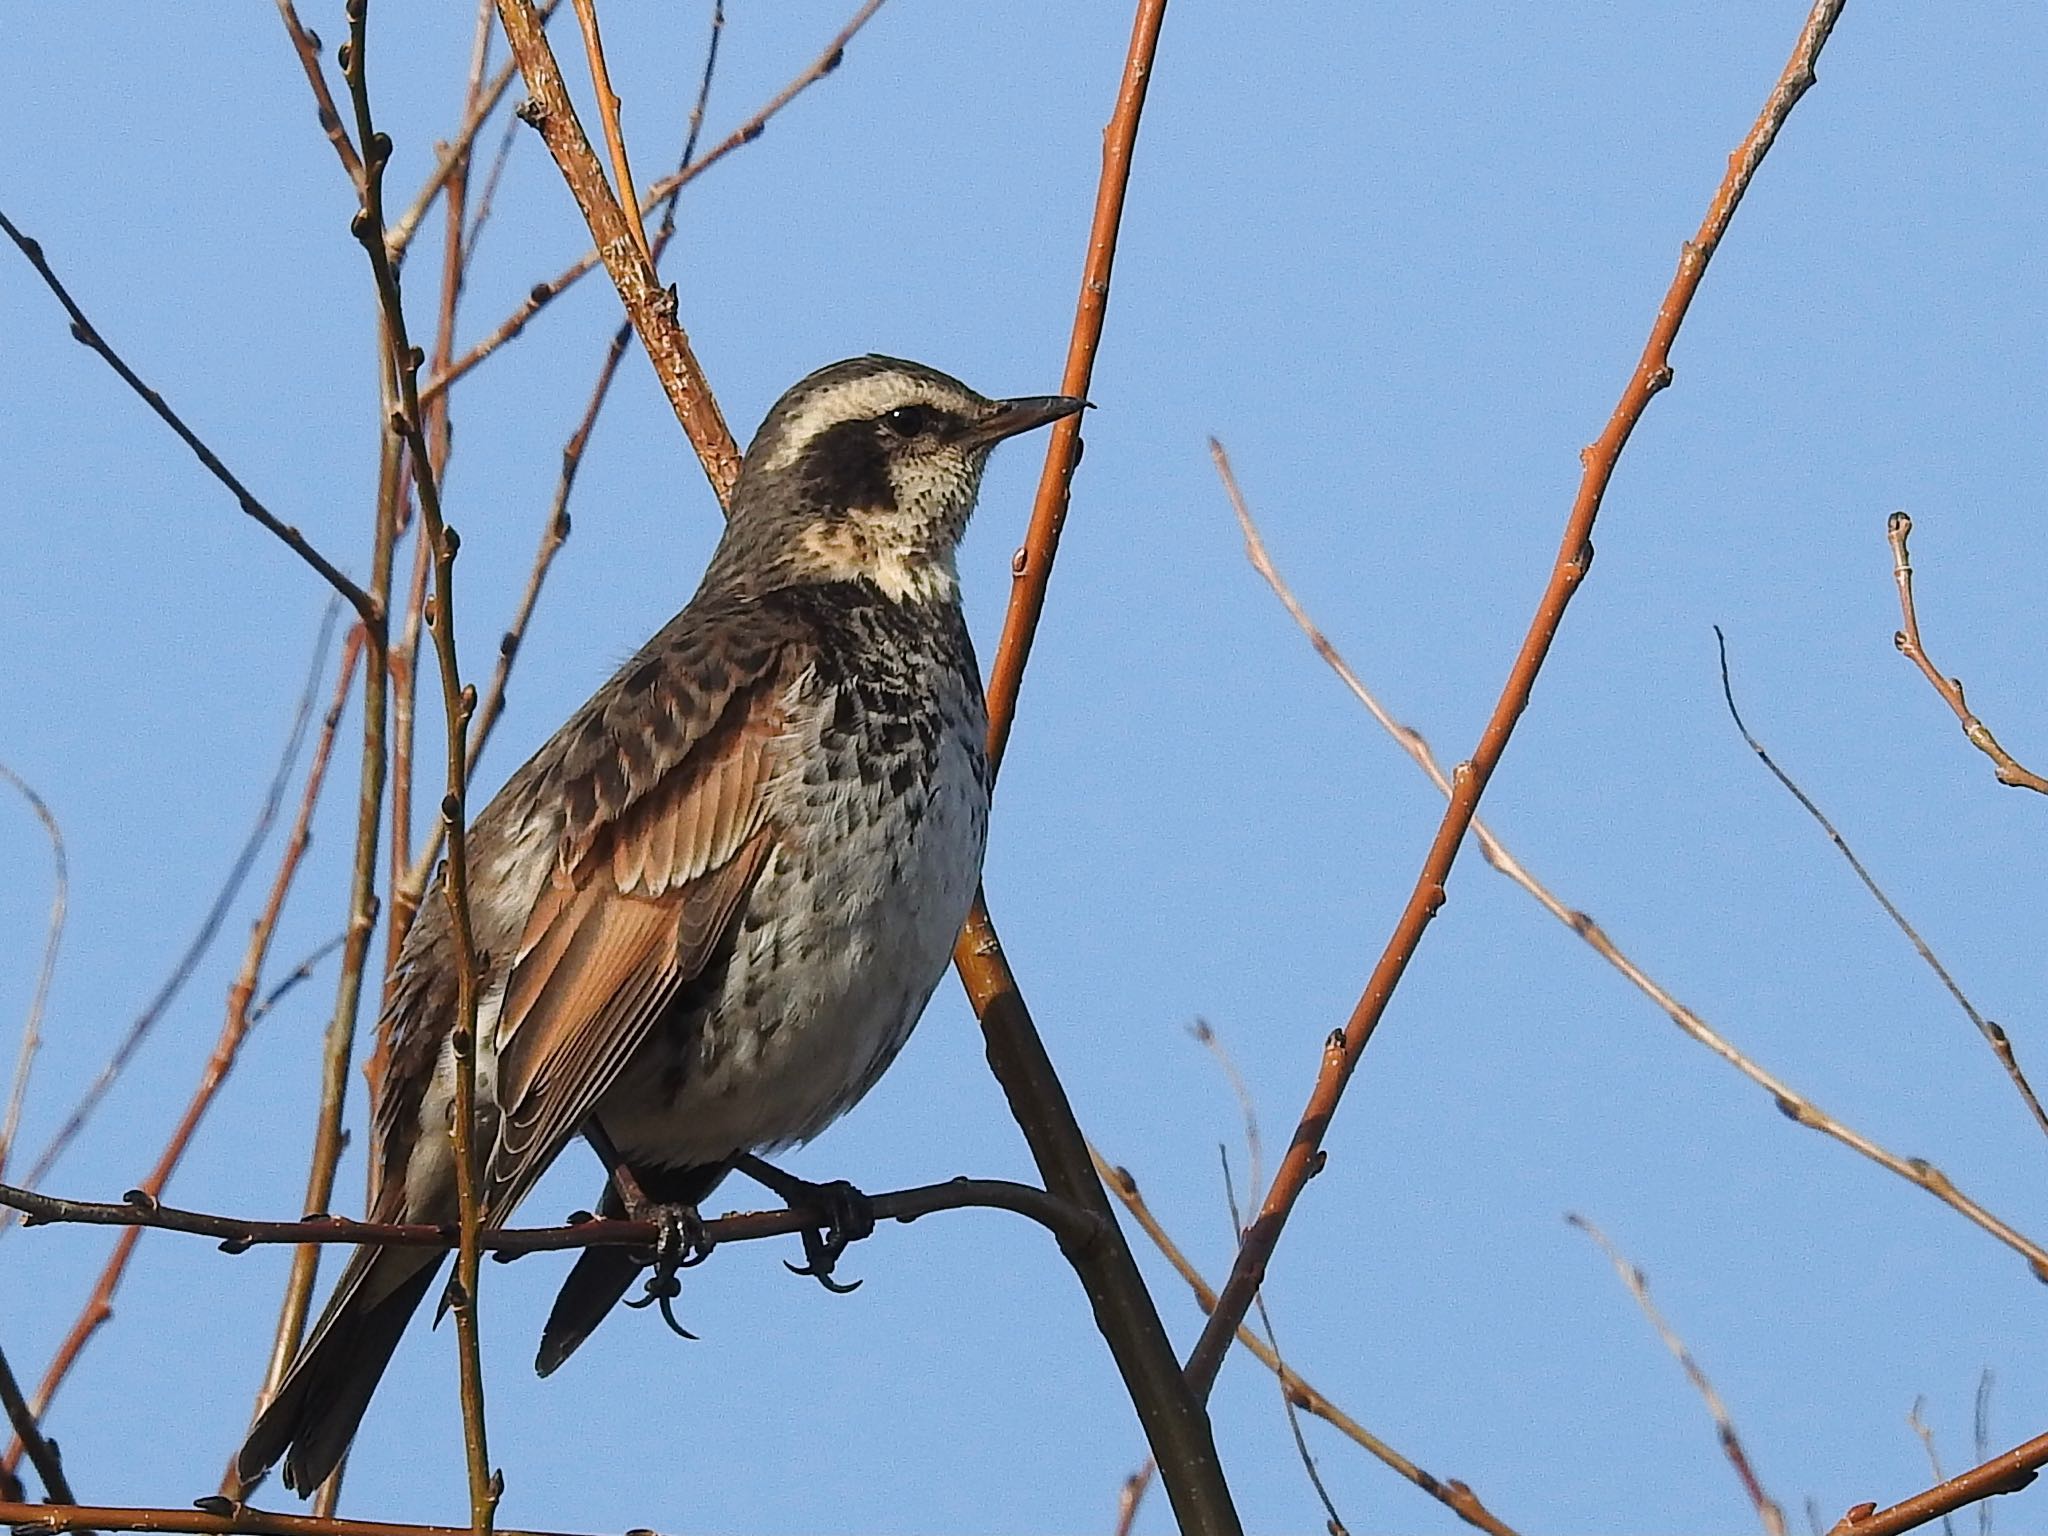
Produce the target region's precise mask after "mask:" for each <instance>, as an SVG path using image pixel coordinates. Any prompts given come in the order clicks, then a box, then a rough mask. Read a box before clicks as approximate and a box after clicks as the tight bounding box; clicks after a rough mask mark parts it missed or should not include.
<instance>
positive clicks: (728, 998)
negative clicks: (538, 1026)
mask: <svg viewBox="0 0 2048 1536" xmlns="http://www.w3.org/2000/svg"><path fill="white" fill-rule="evenodd" d="M875 788H876V786H875V785H874V784H872V783H864V782H862V778H861V776H860V775H859V774H857V773H855V774H833V773H827V774H824V775H818V774H812V775H807V776H806V778H805V780H804V781H803V782H802V783H791V784H789V785H785V786H783V793H784V794H786V795H788V796H789V797H790V798H791V799H792V801H795V802H800V803H796V804H792V805H791V806H790V807H789V808H788V814H786V815H783V816H778V817H777V818H776V819H777V821H778V822H779V824H780V825H781V826H783V827H784V828H791V827H798V828H802V829H804V832H803V834H801V835H786V836H785V839H784V841H783V842H782V843H780V844H779V845H778V846H777V847H776V849H775V850H774V852H773V853H771V854H770V856H769V858H768V860H767V862H766V864H765V865H764V866H763V869H762V872H761V875H760V877H759V879H758V880H757V881H756V883H755V885H754V888H753V890H752V891H751V892H750V894H749V896H748V899H747V902H746V906H745V910H744V911H743V913H742V914H741V916H740V919H739V923H738V928H737V934H736V938H735V943H734V948H733V953H732V957H731V959H730V961H729V962H728V963H727V965H726V966H725V968H724V971H723V975H722V977H721V978H720V979H719V981H718V982H717V984H716V987H715V990H714V992H713V993H712V994H711V996H709V997H708V998H702V999H699V1000H698V1001H697V1003H696V1004H695V1006H693V1007H691V1008H690V1009H689V1010H688V1012H687V1013H686V1014H685V1015H684V1016H682V1017H679V1018H677V1019H676V1020H675V1021H673V1027H671V1028H667V1029H664V1030H663V1031H661V1032H660V1034H659V1036H658V1037H657V1038H656V1039H654V1040H652V1041H650V1042H649V1045H648V1047H647V1051H648V1053H649V1056H650V1057H651V1058H653V1059H646V1058H643V1062H644V1065H645V1067H646V1068H647V1070H629V1071H628V1072H626V1073H624V1074H622V1075H621V1079H620V1082H619V1085H618V1087H616V1088H615V1089H614V1090H613V1091H612V1092H611V1093H610V1094H608V1095H607V1096H606V1098H605V1101H604V1103H603V1105H602V1106H601V1107H600V1109H599V1118H600V1119H601V1120H602V1121H603V1123H604V1126H605V1129H606V1131H607V1133H608V1134H609V1135H610V1136H611V1138H612V1139H613V1141H614V1143H615V1144H616V1145H617V1146H618V1147H619V1149H620V1151H621V1152H622V1153H623V1154H624V1155H625V1156H626V1157H627V1158H628V1159H630V1160H633V1161H635V1162H642V1161H644V1162H646V1163H651V1164H655V1165H659V1166H666V1167H675V1166H683V1165H694V1164H699V1163H709V1162H716V1161H720V1160H723V1159H724V1158H726V1157H729V1156H730V1155H732V1154H733V1153H734V1152H736V1151H742V1150H763V1151H765V1150H772V1149H774V1148H776V1147H781V1146H787V1145H790V1144H792V1143H795V1142H800V1141H805V1140H808V1139H809V1138H811V1137H813V1136H815V1135H817V1134H818V1133H819V1132H820V1131H822V1130H824V1129H825V1127H826V1126H827V1125H829V1124H831V1122H832V1121H833V1120H835V1119H837V1118H838V1117H839V1116H840V1115H841V1114H843V1113H844V1112H845V1111H846V1110H848V1109H850V1108H851V1107H852V1106H853V1105H854V1103H855V1102H857V1101H858V1100H859V1099H860V1097H861V1096H862V1095H863V1094H865V1093H866V1092H867V1090H868V1089H869V1088H870V1087H871V1086H873V1084H874V1082H875V1080H876V1079H877V1078H878V1077H880V1076H881V1074H882V1072H883V1071H884V1070H885V1069H886V1068H887V1067H888V1065H889V1063H890V1062H891V1061H892V1060H893V1059H894V1058H895V1056H896V1053H897V1051H898V1050H899V1049H901V1047H902V1045H903V1043H904V1041H905V1040H906V1039H907V1038H908V1037H909V1034H910V1030H911V1027H912V1026H913V1025H914V1024H915V1023H916V1022H917V1018H918V1015H919V1014H921V1013H922V1012H923V1011H924V1007H925V1004H926V1002H927V1001H929V999H930V997H931V994H932V991H933V989H934V988H935V987H936V986H937V985H938V982H939V980H940V978H941V977H942V976H944V974H945V968H946V962H947V959H948V957H949V955H950V954H951V952H952V947H953V940H954V938H955V937H956V936H957V935H958V933H959V931H960V924H961V922H962V921H963V920H964V919H965V917H966V915H967V907H968V903H969V902H970V900H971V899H972V897H973V894H974V889H975V885H976V883H977V881H978V880H979V879H980V876H981V860H982V851H983V848H984V846H985V844H986V841H987V830H988V795H987V791H986V789H985V788H984V787H983V785H982V783H981V780H980V778H979V776H978V775H977V773H976V772H975V764H974V763H973V761H972V759H971V758H970V756H969V754H968V753H967V752H966V751H965V750H964V749H962V748H960V747H959V746H957V745H953V744H950V743H949V744H947V745H943V746H942V747H941V749H940V751H939V752H938V754H937V759H936V761H935V763H934V765H933V769H932V771H931V772H930V773H929V774H927V775H922V776H920V778H919V780H918V782H917V783H916V784H915V785H913V786H912V787H911V789H910V790H909V792H908V793H891V794H888V795H877V794H876V793H875V792H874V791H875Z"/></svg>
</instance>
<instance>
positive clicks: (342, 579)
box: [0, 213, 384, 628]
mask: <svg viewBox="0 0 2048 1536" xmlns="http://www.w3.org/2000/svg"><path fill="white" fill-rule="evenodd" d="M0 230H4V231H5V232H6V234H7V238H8V239H10V240H12V241H13V242H14V244H15V248H16V249H18V250H19V251H20V252H21V254H22V255H23V256H26V257H27V258H28V262H29V265H30V266H32V267H34V268H35V269H36V275H37V276H38V277H40V278H41V279H42V280H43V286H44V287H46V288H48V289H49V290H50V292H51V293H52V294H53V295H55V296H56V300H57V302H58V303H59V304H61V305H63V306H64V312H65V313H66V314H67V315H69V316H70V317H71V335H72V338H73V339H74V340H76V341H77V342H79V343H80V344H81V345H83V346H85V347H87V348H89V349H91V350H92V351H94V352H96V353H98V354H99V356H100V358H101V360H102V361H104V362H105V363H106V365H107V366H108V367H109V368H112V369H113V370H114V372H115V373H117V374H119V375H120V378H121V382H122V383H124V384H126V385H127V386H128V387H129V388H130V389H132V390H134V391H135V393H136V394H137V395H139V396H140V397H141V398H142V403H143V404H144V405H146V406H148V407H149V408H150V409H151V410H152V411H154V412H156V414H157V416H158V418H159V419H160V420H162V422H163V423H164V425H165V426H167V427H169V428H170V429H171V430H172V431H173V432H175V433H177V434H178V440H179V441H180V442H182V443H183V444H184V445H185V446H186V447H187V448H190V449H191V450H192V453H193V456H194V457H196V458H197V459H198V460H199V462H200V463H201V464H203V465H205V466H206V469H207V472H208V473H209V474H211V475H212V476H213V478H214V479H216V480H218V481H219V482H220V483H221V484H222V485H224V486H226V487H227V488H228V490H229V491H231V492H232V493H233V494H234V498H235V503H236V505H237V506H239V507H240V508H241V509H242V510H243V512H245V513H247V514H248V515H249V516H250V517H252V518H254V519H255V520H256V521H257V522H259V523H261V524H262V525H263V526H264V527H265V528H267V529H269V530H270V531H271V532H272V533H274V534H275V535H277V537H278V538H279V539H280V540H281V541H282V542H283V543H284V545H285V547H286V548H287V549H289V550H291V552H292V553H293V554H295V555H297V556H298V557H299V558H300V559H301V560H303V561H305V562H306V564H308V565H310V566H311V567H312V568H313V569H314V570H315V571H317V572H319V573H320V576H321V579H322V580H324V581H325V582H326V583H327V584H328V585H329V586H330V587H332V588H334V590H335V591H336V592H339V593H340V594H341V595H342V597H343V598H345V599H346V600H347V602H348V604H349V606H350V607H351V608H353V609H355V611H356V614H357V616H358V617H359V618H361V619H362V621H363V622H364V623H365V624H367V625H369V626H370V627H372V628H377V627H380V626H381V625H382V624H383V622H384V613H383V609H382V608H381V607H380V606H379V604H378V603H377V602H376V600H375V599H374V598H372V597H371V595H370V594H369V593H367V592H365V591H364V590H363V589H362V588H361V587H359V586H357V585H356V584H355V583H354V582H353V581H350V580H349V579H348V577H346V576H344V575H342V573H341V571H340V570H339V569H338V568H337V567H336V566H335V565H334V564H333V562H331V561H330V560H329V559H328V558H327V557H326V556H325V555H323V554H321V553H320V551H319V550H317V549H315V548H314V547H313V546H312V545H311V544H310V543H309V542H307V540H306V536H305V535H304V534H302V533H300V532H299V530H298V529H297V528H294V527H292V526H291V525H290V524H288V523H286V522H284V521H283V520H282V519H280V518H278V517H277V516H276V515H275V514H274V513H272V512H271V510H270V509H269V508H268V507H266V506H264V505H263V503H262V502H260V501H258V500H257V499H256V497H255V495H254V493H253V492H251V491H250V489H249V488H248V487H247V486H246V485H244V484H242V482H241V481H240V480H238V479H236V478H235V476H234V474H233V472H232V471H230V470H229V469H228V467H227V465H225V464H223V463H222V462H221V461H220V459H219V457H218V456H217V455H216V454H215V453H214V451H213V450H212V449H211V448H209V447H207V446H206V444H205V443H203V442H202V441H200V439H199V435H198V434H197V433H196V432H194V431H193V430H192V429H191V428H190V427H188V426H186V425H185V423H184V420H183V419H182V418H181V417H180V416H179V415H178V413H177V412H176V411H174V410H172V409H171V408H170V406H169V405H168V404H167V403H165V400H164V397H163V396H162V395H160V394H158V393H157V392H156V391H155V390H153V389H151V388H150V387H149V386H148V385H147V384H145V383H143V382H142V380H141V378H140V377H139V376H138V375H137V374H136V372H135V370H134V369H133V368H130V367H129V366H128V364H127V363H125V362H124V361H122V358H121V354H120V353H118V352H116V351H115V350H114V349H113V347H112V346H111V345H110V344H109V343H108V342H107V339H106V338H105V337H104V336H102V335H100V333H99V332H98V331H97V330H96V329H94V327H93V323H92V322H91V321H90V320H88V319H87V318H86V317H85V311H84V310H82V309H80V308H79V307H78V301H77V300H75V299H73V298H72V297H71V293H70V291H69V290H68V289H67V288H65V286H64V284H63V283H62V282H61V281H59V280H58V277H57V274H56V271H55V270H54V269H53V268H52V267H51V266H50V263H49V259H48V258H47V257H45V256H44V254H43V248H42V245H41V244H40V243H39V242H38V241H35V240H31V239H30V238H29V237H28V236H27V235H25V234H23V233H22V232H21V231H20V230H19V229H17V228H15V226H14V223H13V221H12V220H11V219H9V218H8V217H7V215H6V214H4V213H0Z"/></svg>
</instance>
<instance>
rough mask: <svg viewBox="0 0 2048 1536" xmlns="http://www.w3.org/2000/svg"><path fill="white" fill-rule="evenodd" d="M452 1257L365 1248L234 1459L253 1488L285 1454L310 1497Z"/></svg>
mask: <svg viewBox="0 0 2048 1536" xmlns="http://www.w3.org/2000/svg"><path fill="white" fill-rule="evenodd" d="M445 1257H446V1255H444V1254H441V1253H437V1252H433V1251H431V1250H421V1249H416V1248H385V1249H372V1248H358V1249H357V1250H356V1252H355V1256H354V1257H353V1258H351V1259H350V1260H349V1266H348V1269H347V1270H346V1271H345V1272H344V1273H343V1274H342V1277H341V1283H340V1284H339V1285H337V1286H336V1287H335V1288H334V1295H333V1297H332V1298H331V1299H330V1300H329V1301H328V1303H327V1310H326V1311H325V1312H323V1313H321V1314H320V1321H319V1322H318V1323H316V1324H315V1325H314V1327H313V1332H312V1334H311V1335H310V1336H309V1338H308V1339H307V1342H306V1343H305V1344H304V1345H303V1346H301V1347H300V1350H299V1354H298V1358H297V1359H296V1360H294V1361H293V1362H292V1368H291V1370H290V1371H288V1372H287V1373H286V1374H285V1378H284V1384H283V1385H282V1386H280V1387H279V1388H278V1391H277V1396H276V1397H274V1398H272V1399H271V1400H270V1402H269V1404H268V1405H267V1406H265V1408H264V1410H263V1412H262V1413H260V1414H259V1415H257V1418H256V1423H255V1424H254V1426H253V1427H252V1428H251V1429H250V1430H249V1438H248V1439H247V1440H245V1441H243V1443H242V1449H241V1452H240V1453H239V1454H238V1455H237V1456H236V1457H235V1472H236V1475H237V1476H239V1477H240V1478H241V1479H242V1481H243V1483H244V1484H245V1485H247V1484H253V1483H254V1482H255V1480H256V1479H257V1478H259V1477H261V1476H262V1475H263V1473H264V1470H265V1469H266V1468H268V1467H269V1466H270V1465H271V1464H272V1463H273V1462H275V1461H276V1460H277V1459H278V1458H279V1457H280V1456H282V1457H283V1458H284V1483H285V1486H286V1487H287V1488H289V1489H291V1490H292V1491H293V1492H294V1493H298V1494H310V1493H311V1492H312V1491H313V1490H314V1489H315V1488H318V1487H319V1486H320V1485H321V1484H322V1483H323V1482H325V1481H326V1480H327V1475H328V1474H329V1473H330V1472H332V1471H333V1470H334V1469H335V1467H336V1465H337V1464H339V1462H340V1461H341V1458H342V1455H343V1453H344V1452H346V1451H347V1450H348V1445H349V1441H351V1440H353V1439H354V1438H355V1433H356V1426H357V1425H358V1424H360V1423H361V1422H362V1418H363V1411H364V1409H366V1408H368V1407H369V1406H370V1394H371V1393H373V1392H375V1391H376V1390H377V1383H378V1381H379V1380H380V1379H381V1378H382V1377H383V1375H384V1368H385V1366H387V1365H389V1364H390V1363H391V1356H392V1352H393V1351H394V1350H396V1349H397V1348H398V1340H399V1337H400V1336H401V1335H402V1334H403V1333H404V1332H405V1325H406V1324H407V1323H408V1322H409V1321H411V1319H412V1315H413V1313H414V1312H415V1311H416V1310H417V1309H418V1307H419V1304H420V1302H421V1301H423V1300H424V1299H425V1298H426V1294H427V1292H428V1291H429V1290H430V1289H432V1287H433V1284H434V1276H435V1275H436V1274H437V1273H438V1272H439V1270H440V1268H441V1261H442V1260H443V1258H445Z"/></svg>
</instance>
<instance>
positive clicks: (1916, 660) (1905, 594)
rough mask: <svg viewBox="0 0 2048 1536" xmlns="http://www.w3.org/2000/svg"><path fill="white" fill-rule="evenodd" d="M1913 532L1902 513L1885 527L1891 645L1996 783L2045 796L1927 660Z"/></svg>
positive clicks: (2047, 790)
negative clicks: (1916, 603) (1895, 595)
mask: <svg viewBox="0 0 2048 1536" xmlns="http://www.w3.org/2000/svg"><path fill="white" fill-rule="evenodd" d="M1912 533H1913V519H1912V518H1910V517H1908V516H1906V514H1905V513H1903V512H1894V513H1893V514H1892V515H1891V517H1890V518H1889V519H1888V520H1887V522H1886V524H1885V537H1886V538H1887V539H1889V540H1890V541H1891V546H1892V581H1893V582H1894V583H1895V584H1896V585H1897V586H1898V589H1899V616H1900V623H1901V625H1902V626H1903V627H1902V628H1901V629H1900V630H1899V631H1898V633H1896V634H1894V635H1893V636H1892V644H1894V645H1896V646H1897V647H1898V648H1899V654H1900V655H1901V656H1903V657H1905V658H1906V660H1908V661H1910V662H1912V663H1913V665H1914V666H1916V667H1918V668H1919V669H1920V672H1921V675H1922V676H1923V677H1925V678H1926V679H1927V681H1928V682H1930V683H1932V684H1933V685H1934V691H1935V692H1936V693H1938V694H1940V695H1941V701H1942V703H1944V704H1946V705H1947V706H1948V707H1949V708H1950V709H1951V710H1953V711H1954V712H1955V717H1956V720H1957V721H1958V722H1959V723H1960V724H1961V725H1962V728H1963V735H1964V736H1966V737H1968V738H1969V742H1970V745H1971V746H1973V747H1975V748H1976V749H1977V750H1978V751H1979V752H1982V753H1983V754H1984V755H1985V756H1986V757H1988V758H1990V759H1991V761H1992V763H1993V764H1994V765H1995V766H1996V769H1997V774H1998V782H1999V783H2001V784H2010V785H2012V786H2013V787H2014V788H2015V789H2031V790H2033V791H2035V792H2036V793H2037V794H2043V795H2048V779H2044V778H2042V777H2041V775H2040V774H2038V773H2036V772H2034V770H2033V769H2031V768H2029V767H2027V766H2026V765H2025V764H2023V763H2020V762H2017V761H2015V760H2014V758H2013V755H2012V754H2011V753H2010V752H2008V751H2006V750H2005V748H2003V747H2001V746H2000V745H1999V744H1998V738H1997V737H1996V736H1993V735H1992V734H1991V727H1989V726H1988V725H1986V724H1985V723H1984V722H1983V721H1982V720H1979V719H1978V718H1977V717H1976V716H1975V715H1974V714H1972V713H1971V712H1970V706H1969V705H1968V703H1966V702H1965V701H1964V699H1963V680H1962V679H1961V678H1959V677H1945V676H1943V675H1942V673H1941V670H1940V669H1939V668H1937V667H1936V666H1935V665H1934V663H1933V662H1932V661H1930V660H1928V658H1927V652H1926V650H1925V649H1924V648H1923V647H1922V645H1921V643H1920V617H1919V615H1918V614H1917V613H1916V612H1914V608H1913V562H1912V560H1911V558H1910V557H1909V556H1908V555H1907V553H1906V540H1907V539H1908V538H1910V537H1911V536H1912Z"/></svg>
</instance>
